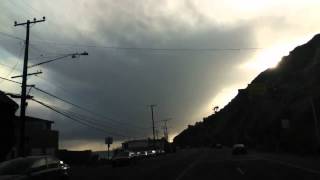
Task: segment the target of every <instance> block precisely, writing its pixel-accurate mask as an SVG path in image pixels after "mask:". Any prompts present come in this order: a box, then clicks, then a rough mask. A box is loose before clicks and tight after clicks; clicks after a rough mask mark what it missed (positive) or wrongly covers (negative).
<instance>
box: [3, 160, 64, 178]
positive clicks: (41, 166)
mask: <svg viewBox="0 0 320 180" xmlns="http://www.w3.org/2000/svg"><path fill="white" fill-rule="evenodd" d="M68 172H69V166H68V165H67V164H65V163H64V162H63V161H60V160H59V159H57V158H55V157H52V156H28V157H20V158H16V159H12V160H9V161H5V162H2V163H1V164H0V180H25V179H26V180H34V179H36V180H38V179H39V180H42V179H43V180H51V179H52V180H55V179H68V178H69V175H68Z"/></svg>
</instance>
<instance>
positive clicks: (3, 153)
mask: <svg viewBox="0 0 320 180" xmlns="http://www.w3.org/2000/svg"><path fill="white" fill-rule="evenodd" d="M18 108H19V106H18V104H17V103H15V102H14V101H13V100H12V99H10V98H9V97H8V96H7V95H6V94H5V93H4V92H2V91H0V123H1V125H0V140H1V148H0V161H3V160H5V159H6V157H7V154H8V153H9V152H10V150H11V149H12V147H13V146H14V144H15V138H14V124H13V121H14V118H15V115H14V114H15V112H16V111H17V110H18Z"/></svg>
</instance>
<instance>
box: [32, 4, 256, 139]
mask: <svg viewBox="0 0 320 180" xmlns="http://www.w3.org/2000/svg"><path fill="white" fill-rule="evenodd" d="M157 6H160V4H158V3H155V2H154V3H152V4H150V3H148V4H147V5H145V4H143V3H133V1H127V2H125V3H124V1H122V3H116V2H113V3H110V2H109V3H107V4H105V3H102V4H100V5H97V6H95V8H96V9H95V11H90V13H91V14H90V15H91V16H90V17H85V18H83V20H84V21H89V20H90V21H91V22H90V23H89V26H88V27H86V29H89V30H88V31H81V30H79V29H77V28H76V27H74V28H71V27H72V26H74V25H66V28H70V29H68V31H66V30H65V29H64V30H63V31H62V32H61V34H57V33H56V34H55V36H52V33H48V34H49V36H46V39H49V41H55V40H56V39H57V40H59V42H60V43H62V44H63V43H65V44H79V45H88V47H85V46H72V45H69V46H64V45H61V44H60V45H59V44H56V45H55V44H50V43H45V42H41V41H36V39H37V38H38V36H41V34H45V33H46V32H45V31H43V32H41V33H39V34H40V35H37V34H36V33H34V39H35V41H33V42H32V44H33V45H34V47H37V48H39V49H40V51H43V52H53V51H54V52H56V51H60V52H82V51H84V50H86V51H88V52H89V56H87V57H81V58H80V59H77V60H75V61H73V60H70V61H63V62H56V63H52V64H50V65H49V64H48V65H45V66H43V67H44V71H45V70H47V72H48V78H49V82H50V83H52V84H53V85H57V88H56V89H51V88H50V87H49V86H46V87H43V88H44V89H46V90H48V91H51V92H52V91H53V93H55V94H57V95H60V96H62V97H65V98H66V99H69V100H71V101H73V102H75V103H76V104H79V105H81V106H84V107H87V108H88V109H91V110H92V111H95V112H97V113H99V114H102V115H105V116H108V117H111V118H112V119H116V121H119V122H112V121H111V120H110V119H106V118H99V119H100V120H103V121H105V122H104V123H105V124H107V125H106V126H108V127H109V129H108V128H106V130H107V131H108V130H109V131H112V132H116V133H120V134H125V135H127V136H129V137H143V136H150V135H151V120H150V110H149V109H148V107H147V105H148V104H157V105H158V106H157V108H156V113H155V114H156V119H157V120H160V119H165V118H168V117H172V118H173V120H172V121H171V122H170V123H169V124H170V125H169V126H170V132H171V133H175V132H177V131H180V130H182V129H183V128H184V127H185V126H186V125H187V124H191V123H194V121H195V120H200V119H201V116H200V117H198V118H199V119H193V118H194V116H195V115H197V114H199V113H200V112H202V111H203V109H201V108H203V106H204V104H206V103H208V102H210V100H211V99H212V98H213V97H214V96H215V95H216V94H217V93H218V92H219V91H220V90H221V89H222V88H223V87H225V86H228V85H232V84H234V83H236V82H237V81H238V80H239V78H238V76H240V74H239V73H240V71H239V70H238V69H237V68H236V65H238V64H240V63H242V62H243V61H245V60H247V58H249V57H251V54H250V53H251V52H248V51H152V50H114V49H108V48H103V47H102V46H108V45H111V46H119V47H147V48H191V49H193V48H195V49H198V48H247V47H254V46H255V41H254V32H253V29H252V28H251V26H250V24H245V23H244V24H239V25H236V24H234V25H229V26H228V25H225V26H224V25H221V24H219V23H218V22H216V21H214V20H211V19H208V18H206V17H205V16H204V15H202V13H201V12H199V11H198V10H197V9H196V8H195V7H193V6H192V4H191V3H189V4H186V5H185V6H184V7H183V8H182V9H181V12H177V13H176V14H172V15H170V14H169V15H168V14H166V12H165V11H161V10H157V9H156V8H155V7H157ZM108 7H109V8H108ZM111 7H112V8H113V9H111ZM124 7H125V8H124ZM149 7H150V8H151V9H148V8H149ZM153 10H154V11H153ZM184 15H186V16H187V18H185V17H184ZM188 18H190V19H188ZM49 19H50V18H48V21H49ZM59 28H64V27H55V28H54V29H59ZM37 30H38V31H41V28H38V29H37ZM56 36H57V37H56ZM90 45H97V46H98V47H90ZM40 51H39V52H40ZM36 54H37V52H36V51H35V52H34V55H36ZM31 62H33V63H34V62H37V61H36V60H35V61H31ZM49 72H51V73H49ZM31 81H32V80H31ZM40 86H41V84H40V85H39V87H40ZM60 106H61V107H62V108H69V107H67V106H62V105H60ZM208 108H209V109H210V108H211V107H208ZM69 110H72V111H78V112H79V110H77V109H75V108H72V109H69ZM33 111H36V110H33ZM39 111H40V110H39ZM41 111H43V109H41ZM31 112H32V111H31ZM43 113H44V114H45V112H44V111H43ZM84 114H86V113H84ZM57 116H59V115H53V116H52V117H51V118H52V119H53V120H55V121H56V129H58V130H59V131H60V138H61V139H62V141H67V140H75V139H89V140H95V139H96V140H97V141H98V140H99V141H101V138H103V137H104V136H106V135H103V134H101V133H99V132H95V131H94V130H92V129H90V128H86V127H82V126H81V125H77V124H75V123H74V122H71V121H70V120H68V119H61V118H60V117H57ZM157 126H158V128H161V123H159V122H157ZM160 132H161V131H160ZM118 139H125V138H121V137H118Z"/></svg>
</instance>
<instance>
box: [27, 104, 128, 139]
mask: <svg viewBox="0 0 320 180" xmlns="http://www.w3.org/2000/svg"><path fill="white" fill-rule="evenodd" d="M32 100H33V101H35V102H37V103H39V104H41V105H43V106H45V107H47V108H48V109H51V110H52V111H54V112H56V113H58V114H60V115H62V116H64V117H66V118H68V119H71V120H73V121H75V122H77V123H79V124H82V125H84V126H87V127H90V128H92V129H95V130H97V131H99V132H102V133H104V134H111V135H115V136H118V137H125V138H127V136H124V135H121V134H118V133H117V134H115V133H110V132H108V131H106V130H105V129H102V128H99V127H96V126H94V125H92V124H90V123H88V122H83V121H81V120H79V119H77V118H74V117H72V116H70V115H68V114H66V113H63V112H61V111H59V110H57V109H55V108H53V107H51V106H49V105H47V104H45V103H43V102H41V101H38V100H36V99H34V98H33V99H32Z"/></svg>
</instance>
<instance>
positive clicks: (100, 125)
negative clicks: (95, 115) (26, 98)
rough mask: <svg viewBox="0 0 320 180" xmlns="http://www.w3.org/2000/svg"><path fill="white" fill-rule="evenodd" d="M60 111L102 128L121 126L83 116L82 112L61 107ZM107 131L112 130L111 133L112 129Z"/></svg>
mask: <svg viewBox="0 0 320 180" xmlns="http://www.w3.org/2000/svg"><path fill="white" fill-rule="evenodd" d="M51 107H54V108H56V109H58V110H59V109H60V108H59V107H56V106H52V105H51ZM60 111H62V112H64V113H66V114H68V115H70V116H73V117H76V118H77V119H79V120H82V121H86V122H88V123H91V124H94V125H95V126H98V127H104V128H109V129H110V128H113V129H121V128H119V127H114V126H110V125H106V124H104V123H102V122H101V121H98V120H96V119H92V118H88V117H86V116H84V115H82V114H79V113H76V112H73V111H70V110H65V109H64V110H62V109H60ZM109 132H112V133H113V131H109Z"/></svg>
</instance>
